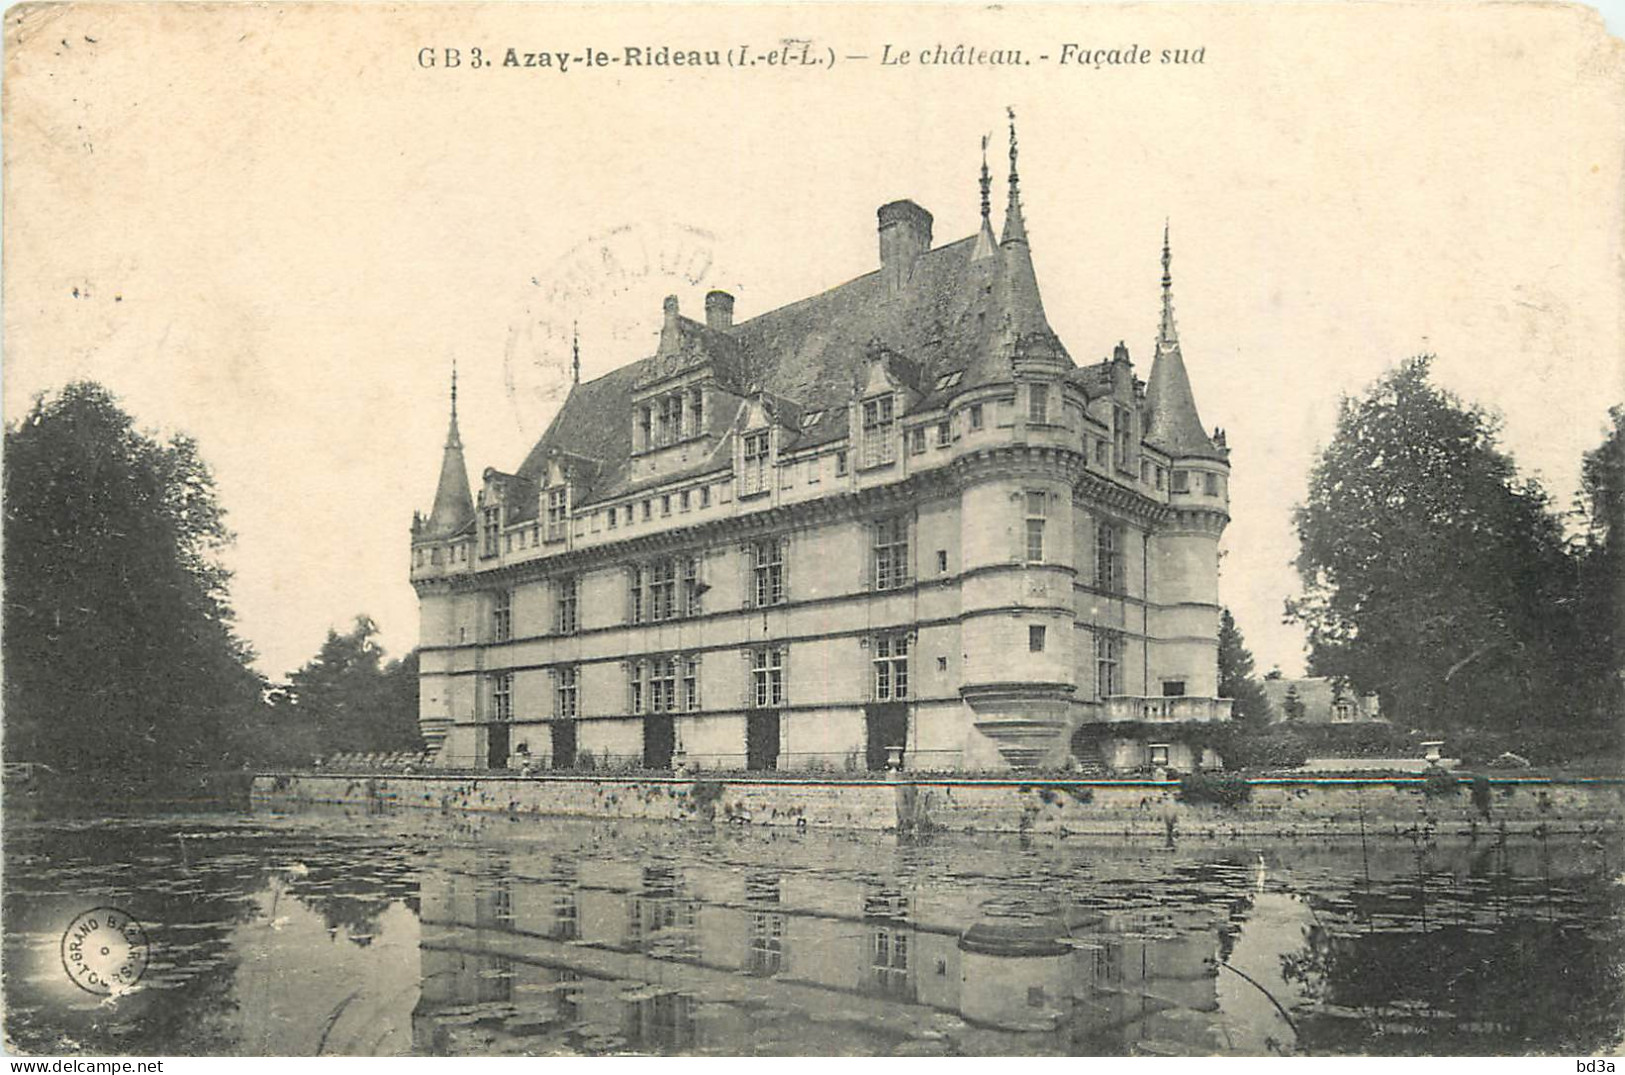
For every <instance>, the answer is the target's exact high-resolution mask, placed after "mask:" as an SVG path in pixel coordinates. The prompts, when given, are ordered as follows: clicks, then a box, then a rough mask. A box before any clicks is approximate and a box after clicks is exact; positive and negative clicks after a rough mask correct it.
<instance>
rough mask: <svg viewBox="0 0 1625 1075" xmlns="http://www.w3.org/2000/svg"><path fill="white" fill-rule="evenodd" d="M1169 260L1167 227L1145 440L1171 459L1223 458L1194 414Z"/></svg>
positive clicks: (1148, 391)
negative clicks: (1175, 319) (1180, 345)
mask: <svg viewBox="0 0 1625 1075" xmlns="http://www.w3.org/2000/svg"><path fill="white" fill-rule="evenodd" d="M1171 262H1172V257H1171V255H1170V253H1169V247H1168V227H1167V225H1166V224H1164V225H1163V229H1162V324H1161V326H1160V327H1159V328H1158V330H1157V348H1156V357H1155V358H1154V359H1153V360H1152V362H1151V379H1150V380H1149V381H1148V382H1147V384H1146V389H1145V409H1146V432H1145V439H1146V440H1148V441H1150V442H1151V443H1153V444H1155V445H1156V446H1157V447H1159V448H1161V449H1163V450H1164V451H1166V452H1168V454H1169V455H1172V456H1174V457H1175V458H1179V457H1188V456H1196V457H1199V458H1205V459H1223V458H1225V453H1224V452H1223V451H1222V450H1220V449H1218V448H1215V447H1214V446H1213V441H1212V440H1211V439H1210V438H1209V437H1208V435H1207V431H1206V430H1205V429H1204V428H1203V427H1202V417H1201V415H1199V414H1197V412H1196V396H1195V394H1194V393H1192V392H1191V381H1190V377H1188V376H1187V375H1186V373H1185V359H1184V357H1183V356H1181V354H1180V353H1179V333H1178V330H1177V329H1176V328H1175V326H1174V280H1173V276H1172V274H1171V273H1170V271H1169V266H1170V264H1171Z"/></svg>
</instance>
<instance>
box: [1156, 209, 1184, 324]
mask: <svg viewBox="0 0 1625 1075" xmlns="http://www.w3.org/2000/svg"><path fill="white" fill-rule="evenodd" d="M1172 264H1173V254H1172V253H1171V252H1170V247H1169V243H1168V220H1167V218H1166V217H1164V218H1163V221H1162V324H1161V325H1160V326H1159V327H1158V329H1157V351H1158V352H1162V351H1166V350H1172V349H1175V348H1177V347H1178V346H1179V332H1178V330H1177V329H1176V328H1175V326H1174V277H1173V272H1172V271H1171V266H1172Z"/></svg>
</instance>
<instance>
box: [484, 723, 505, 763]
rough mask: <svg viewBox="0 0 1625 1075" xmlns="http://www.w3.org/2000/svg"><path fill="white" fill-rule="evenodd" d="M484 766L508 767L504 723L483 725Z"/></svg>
mask: <svg viewBox="0 0 1625 1075" xmlns="http://www.w3.org/2000/svg"><path fill="white" fill-rule="evenodd" d="M485 767H486V768H487V769H506V768H507V767H508V726H507V725H506V724H499V723H493V724H487V725H486V726H485Z"/></svg>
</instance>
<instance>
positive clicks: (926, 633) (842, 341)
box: [411, 132, 1229, 771]
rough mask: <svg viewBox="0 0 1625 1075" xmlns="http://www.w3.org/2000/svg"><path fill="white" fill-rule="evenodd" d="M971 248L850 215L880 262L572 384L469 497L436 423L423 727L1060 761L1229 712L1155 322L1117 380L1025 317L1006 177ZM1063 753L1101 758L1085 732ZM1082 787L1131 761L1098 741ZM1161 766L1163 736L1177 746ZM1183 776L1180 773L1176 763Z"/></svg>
mask: <svg viewBox="0 0 1625 1075" xmlns="http://www.w3.org/2000/svg"><path fill="white" fill-rule="evenodd" d="M1010 160H1011V172H1010V180H1009V201H1008V207H1007V209H1006V213H1005V220H1004V228H1003V236H1002V238H1001V239H998V240H995V239H994V236H993V229H992V224H991V220H990V218H989V212H988V197H987V194H988V184H989V181H988V176H987V169H986V166H985V164H984V167H983V180H982V193H983V199H982V203H983V218H982V226H981V229H980V231H979V233H978V234H977V235H975V236H972V237H969V238H966V239H963V240H960V241H958V242H954V243H950V244H948V245H946V246H940V247H933V246H932V234H931V232H932V218H931V215H930V214H929V213H927V212H926V211H925V210H924V209H922V208H920V207H919V206H917V205H915V204H914V203H912V202H907V201H904V202H894V203H891V204H889V205H886V206H884V207H882V208H881V209H880V211H879V214H878V215H879V247H880V262H881V264H880V268H879V269H878V270H876V271H873V272H870V273H868V274H867V275H865V276H861V277H859V278H857V279H855V280H852V281H850V282H848V283H847V284H844V285H841V286H839V287H836V288H834V289H832V290H830V291H827V292H824V293H823V294H821V295H818V296H815V297H813V298H810V299H807V300H804V301H802V302H798V303H793V304H791V305H789V306H786V307H782V308H780V309H778V310H774V311H769V312H767V313H764V314H761V315H759V316H757V317H754V318H751V319H748V320H743V321H736V320H735V318H734V302H733V299H732V297H731V296H728V295H726V294H724V293H722V292H712V293H711V294H709V295H708V296H707V297H706V300H705V314H706V318H705V321H704V322H700V321H694V320H690V319H688V318H686V317H684V316H683V315H682V313H681V307H680V300H679V298H678V297H675V296H674V297H671V298H668V299H667V300H666V303H665V309H664V311H663V315H662V330H661V336H660V342H659V345H658V347H657V349H656V352H655V353H654V354H653V355H651V356H649V357H647V358H644V359H642V360H640V361H637V362H634V363H632V364H631V365H629V366H625V367H622V368H620V369H618V370H615V371H614V372H612V373H610V374H607V375H605V376H604V377H600V378H598V379H596V380H594V381H589V382H585V383H576V384H574V385H573V386H572V388H571V391H570V395H569V397H568V398H567V400H566V401H565V403H564V405H563V407H562V409H561V411H560V413H559V414H558V415H557V416H556V417H555V419H554V420H553V423H552V425H551V426H550V427H549V428H548V430H547V432H546V433H545V434H544V435H543V436H542V438H541V440H540V442H539V443H538V444H537V445H536V447H535V448H534V449H533V450H532V451H531V452H530V453H529V455H528V456H527V458H526V459H525V460H524V461H523V463H521V465H520V466H519V468H518V469H517V470H516V471H515V472H514V473H511V474H509V473H503V472H500V471H496V470H490V469H488V470H486V471H485V472H484V476H483V481H482V483H481V486H480V488H479V491H478V499H477V502H476V501H475V498H474V494H473V492H472V491H471V490H470V489H469V487H468V484H467V478H466V468H465V464H464V461H463V457H462V447H461V442H460V438H459V437H458V435H457V425H456V422H457V418H456V409H455V385H454V390H453V413H452V430H451V435H450V436H449V437H448V440H447V445H446V455H445V460H444V462H443V466H442V473H441V479H440V488H439V490H438V491H437V495H436V498H435V507H434V510H433V511H432V512H431V514H430V515H429V516H428V517H427V518H418V519H416V520H415V521H414V525H413V532H412V566H411V579H412V583H413V585H414V587H415V588H416V590H417V593H418V596H419V602H420V608H421V637H420V644H421V676H422V679H421V712H420V722H421V726H422V729H423V732H424V735H425V737H426V739H427V740H428V741H429V743H430V744H431V748H432V749H433V750H435V751H436V752H437V755H436V757H437V762H438V764H440V765H444V766H449V767H462V768H471V769H485V768H497V769H500V768H520V767H523V766H525V765H530V766H533V767H539V768H549V767H551V768H571V769H580V768H587V767H591V768H598V769H601V768H606V767H608V768H626V767H642V768H650V769H664V768H672V767H674V766H677V765H681V764H684V763H686V764H687V765H689V766H691V767H699V768H702V769H765V768H778V769H832V770H837V771H839V770H852V769H863V768H876V767H880V766H883V765H885V764H886V763H887V762H888V760H889V759H894V758H895V756H896V750H895V749H894V748H901V762H902V765H903V766H904V767H905V768H908V769H913V770H987V769H998V768H1008V767H1059V766H1062V765H1066V764H1070V763H1071V759H1072V741H1073V733H1074V731H1075V730H1076V729H1077V728H1078V727H1079V726H1081V725H1083V724H1089V723H1100V722H1107V721H1131V722H1135V723H1136V725H1137V726H1138V727H1143V725H1144V723H1145V722H1162V723H1167V724H1169V725H1170V728H1171V730H1172V729H1173V728H1174V727H1176V726H1177V725H1178V724H1180V723H1184V722H1189V721H1209V720H1223V719H1228V716H1229V701H1228V700H1226V699H1219V698H1216V697H1215V695H1216V693H1217V621H1218V612H1219V610H1218V599H1217V568H1218V542H1219V537H1220V534H1221V532H1222V531H1223V529H1224V526H1225V524H1226V523H1227V522H1228V519H1229V515H1228V481H1229V463H1228V450H1227V449H1226V447H1225V446H1224V441H1223V435H1222V433H1218V432H1215V434H1214V435H1213V436H1209V434H1208V433H1207V432H1205V431H1204V428H1203V426H1202V425H1201V421H1200V419H1199V418H1198V416H1197V413H1196V407H1195V401H1194V399H1193V398H1192V394H1191V389H1190V383H1189V380H1188V378H1187V376H1186V373H1185V369H1184V364H1183V358H1182V356H1181V353H1180V348H1179V342H1178V337H1177V333H1176V331H1175V327H1174V322H1173V306H1172V291H1171V281H1170V279H1169V276H1168V249H1167V239H1166V235H1165V236H1164V247H1163V270H1164V274H1163V317H1162V322H1161V325H1160V326H1159V328H1158V331H1157V338H1156V344H1155V353H1154V360H1153V363H1152V366H1151V372H1150V376H1149V380H1148V381H1141V380H1140V379H1139V378H1137V377H1136V375H1135V371H1134V365H1133V362H1132V360H1131V358H1130V355H1129V350H1128V348H1127V347H1126V346H1125V345H1123V344H1119V345H1118V346H1117V347H1116V349H1115V351H1114V353H1113V354H1112V355H1111V356H1110V357H1108V358H1106V359H1104V360H1102V361H1100V362H1098V363H1095V364H1092V365H1083V366H1080V365H1078V364H1077V363H1075V362H1074V361H1073V360H1072V358H1071V357H1070V355H1069V354H1068V353H1067V351H1066V348H1065V346H1064V345H1063V344H1062V343H1061V341H1060V340H1059V339H1058V338H1057V337H1056V335H1055V333H1054V332H1053V331H1052V330H1051V329H1050V327H1049V324H1048V321H1047V319H1046V317H1045V314H1044V309H1043V302H1042V299H1041V297H1040V294H1039V290H1038V285H1037V279H1036V276H1035V274H1034V271H1033V265H1032V260H1031V252H1030V249H1029V243H1028V238H1027V232H1026V227H1025V223H1024V220H1023V218H1022V209H1021V202H1020V197H1019V192H1018V186H1017V183H1018V180H1017V175H1016V169H1015V164H1016V156H1015V141H1014V133H1013V132H1012V136H1011V154H1010ZM1089 741H1090V743H1091V744H1094V743H1096V742H1098V741H1099V739H1098V737H1092V738H1091V739H1090V740H1089ZM1107 741H1108V742H1111V743H1112V744H1113V746H1112V749H1111V750H1110V751H1109V752H1108V753H1109V754H1110V756H1109V757H1105V756H1101V752H1100V751H1099V750H1097V749H1095V748H1094V747H1093V746H1091V747H1090V748H1089V750H1088V751H1087V753H1088V757H1086V758H1085V759H1083V760H1084V762H1085V764H1086V766H1096V765H1098V766H1100V767H1102V768H1105V767H1115V768H1133V767H1136V766H1141V765H1149V764H1151V763H1152V762H1153V760H1154V759H1153V758H1152V757H1151V756H1150V754H1149V752H1148V745H1149V741H1143V742H1142V741H1137V740H1126V741H1123V740H1107ZM1186 753H1187V754H1188V753H1189V752H1188V751H1187V752H1186ZM1191 760H1194V759H1191Z"/></svg>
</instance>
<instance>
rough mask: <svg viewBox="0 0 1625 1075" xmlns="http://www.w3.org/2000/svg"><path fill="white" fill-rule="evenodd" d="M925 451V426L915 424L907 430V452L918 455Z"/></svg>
mask: <svg viewBox="0 0 1625 1075" xmlns="http://www.w3.org/2000/svg"><path fill="white" fill-rule="evenodd" d="M923 451H925V427H924V426H915V427H914V428H913V429H911V430H909V431H908V454H909V455H919V454H920V453H921V452H923Z"/></svg>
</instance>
